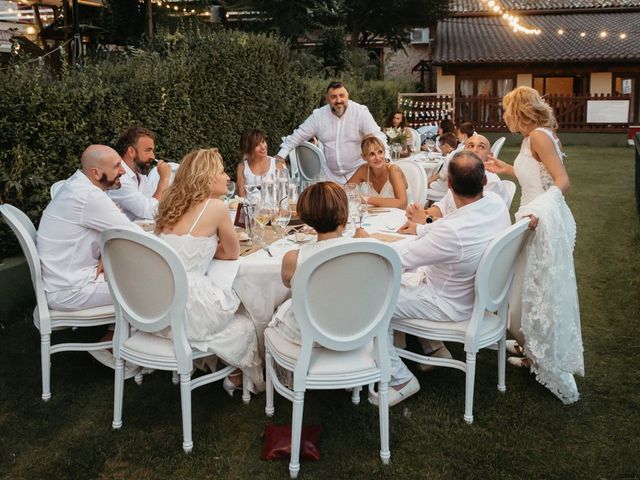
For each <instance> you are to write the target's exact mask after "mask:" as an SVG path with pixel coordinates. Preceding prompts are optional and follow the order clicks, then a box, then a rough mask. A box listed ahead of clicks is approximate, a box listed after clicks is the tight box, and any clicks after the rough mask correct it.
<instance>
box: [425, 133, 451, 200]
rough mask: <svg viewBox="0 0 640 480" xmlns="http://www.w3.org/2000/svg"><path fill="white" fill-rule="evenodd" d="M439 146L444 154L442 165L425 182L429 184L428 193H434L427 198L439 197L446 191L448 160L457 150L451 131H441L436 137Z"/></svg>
mask: <svg viewBox="0 0 640 480" xmlns="http://www.w3.org/2000/svg"><path fill="white" fill-rule="evenodd" d="M438 143H439V146H440V152H441V153H442V155H443V156H444V160H443V161H442V165H440V168H439V169H438V171H437V172H435V173H434V174H433V175H431V177H429V179H428V180H427V183H428V184H429V189H428V193H429V195H433V194H435V196H428V197H427V198H429V199H441V198H442V197H444V195H445V194H446V193H447V188H448V187H447V171H448V170H449V168H448V167H449V160H451V157H453V155H454V154H455V153H456V152H457V151H458V150H457V147H458V139H457V138H456V136H455V135H454V134H453V133H443V134H442V135H440V137H439V139H438Z"/></svg>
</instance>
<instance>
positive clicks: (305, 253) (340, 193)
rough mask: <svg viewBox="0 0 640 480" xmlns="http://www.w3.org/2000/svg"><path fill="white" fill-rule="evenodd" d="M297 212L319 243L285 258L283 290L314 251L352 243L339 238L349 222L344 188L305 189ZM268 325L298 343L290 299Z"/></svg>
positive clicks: (329, 185)
mask: <svg viewBox="0 0 640 480" xmlns="http://www.w3.org/2000/svg"><path fill="white" fill-rule="evenodd" d="M297 210H298V214H299V216H300V219H301V220H302V221H303V222H304V223H306V224H307V225H309V226H310V227H313V229H314V230H315V231H316V232H317V233H318V241H317V242H314V243H310V244H308V245H303V246H301V247H300V249H299V250H292V251H290V252H287V253H286V254H285V255H284V257H283V258H282V270H281V276H282V283H284V285H285V286H286V287H291V285H292V284H293V283H294V282H295V273H296V269H297V267H298V266H299V265H302V264H303V263H304V262H305V261H306V260H307V259H309V258H310V257H311V256H312V255H314V254H315V253H316V252H319V251H321V250H324V249H325V248H327V247H330V246H333V245H337V244H340V243H343V242H349V241H352V238H350V237H343V236H342V232H343V231H344V228H345V226H346V225H347V222H348V221H349V202H348V199H347V194H346V193H345V191H344V189H343V188H342V186H340V185H338V184H337V183H334V182H319V183H314V184H313V185H311V186H310V187H307V188H306V189H305V190H304V191H303V192H302V193H301V194H300V198H298V204H297ZM269 326H270V327H273V328H275V329H276V330H277V331H278V333H279V334H280V335H282V336H283V337H284V338H285V339H287V340H288V341H290V342H292V343H295V344H298V345H300V344H301V339H300V327H299V326H298V322H297V321H296V319H295V318H294V316H293V310H292V308H291V299H289V300H287V301H285V302H284V303H283V304H282V305H281V306H280V307H279V308H278V310H277V311H276V313H275V314H274V316H273V320H271V323H269Z"/></svg>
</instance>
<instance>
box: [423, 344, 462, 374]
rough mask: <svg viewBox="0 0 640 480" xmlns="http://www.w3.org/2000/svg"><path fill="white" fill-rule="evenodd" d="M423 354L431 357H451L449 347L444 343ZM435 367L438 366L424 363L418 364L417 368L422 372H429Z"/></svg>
mask: <svg viewBox="0 0 640 480" xmlns="http://www.w3.org/2000/svg"><path fill="white" fill-rule="evenodd" d="M425 355H426V356H427V357H432V358H453V356H452V355H451V352H450V351H449V349H448V348H447V347H445V346H444V345H442V346H441V347H440V348H438V349H437V350H434V351H433V352H431V353H429V354H425ZM436 368H438V367H437V366H436V365H426V364H424V363H419V364H418V370H420V371H421V372H423V373H426V372H430V371H432V370H435V369H436Z"/></svg>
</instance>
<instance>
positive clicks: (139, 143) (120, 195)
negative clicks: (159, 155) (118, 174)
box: [109, 127, 171, 220]
mask: <svg viewBox="0 0 640 480" xmlns="http://www.w3.org/2000/svg"><path fill="white" fill-rule="evenodd" d="M154 148H155V135H154V134H153V132H152V131H151V130H149V129H147V128H143V127H130V128H128V129H127V130H126V131H125V132H124V133H123V134H122V135H121V136H120V138H119V139H118V141H117V142H116V151H117V152H118V153H119V154H120V156H121V157H122V167H123V168H124V172H125V173H124V175H123V176H122V178H121V180H120V181H121V183H122V186H121V187H120V188H119V189H118V190H111V191H109V196H110V197H111V199H112V200H113V201H114V202H115V203H116V204H118V206H119V207H120V208H121V209H122V211H123V212H124V213H125V215H127V217H129V219H130V220H138V219H147V220H152V219H153V218H154V217H155V214H156V209H157V208H158V201H159V200H160V197H161V196H162V193H163V192H164V191H165V189H166V188H167V187H169V185H170V183H171V166H170V165H169V164H168V163H166V162H164V161H162V160H159V161H158V164H157V166H156V169H157V172H158V176H159V180H158V184H157V187H156V188H155V189H153V188H152V187H151V186H150V185H149V180H148V179H147V174H148V173H149V170H151V166H152V164H153V162H154V161H155V155H154V151H153V150H154Z"/></svg>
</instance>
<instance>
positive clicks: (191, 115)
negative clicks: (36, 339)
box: [0, 30, 409, 258]
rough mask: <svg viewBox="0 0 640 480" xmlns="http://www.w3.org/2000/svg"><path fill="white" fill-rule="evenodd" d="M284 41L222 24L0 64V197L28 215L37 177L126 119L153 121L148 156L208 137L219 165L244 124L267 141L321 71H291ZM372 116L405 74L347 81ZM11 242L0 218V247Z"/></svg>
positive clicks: (69, 161) (302, 102)
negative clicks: (52, 67) (311, 74)
mask: <svg viewBox="0 0 640 480" xmlns="http://www.w3.org/2000/svg"><path fill="white" fill-rule="evenodd" d="M289 57H290V55H289V51H288V48H287V46H286V45H285V44H284V43H282V42H280V41H278V40H276V39H274V38H271V37H267V36H264V35H250V34H245V33H240V32H228V31H202V30H200V31H191V32H188V33H175V34H167V33H163V34H160V35H157V36H156V38H155V39H154V40H153V41H152V42H151V43H149V44H147V45H145V46H143V47H141V48H139V49H129V50H127V51H126V52H124V53H119V54H117V55H112V56H110V57H107V58H106V59H103V60H101V61H99V62H95V63H93V64H89V65H85V66H83V67H77V68H68V67H67V68H63V69H62V71H61V72H57V73H55V74H54V73H52V72H51V71H49V70H48V69H47V68H46V67H45V66H44V64H41V63H39V62H36V63H29V64H26V65H25V64H23V65H20V66H16V67H14V68H11V69H9V70H4V71H0V112H1V114H0V132H2V135H1V136H0V202H7V203H12V204H14V205H15V206H17V207H18V208H20V209H22V210H23V211H25V212H26V213H27V214H28V215H29V217H30V218H31V219H32V220H34V223H36V224H37V220H38V219H39V218H40V215H41V213H42V210H43V209H44V208H45V207H46V205H47V204H48V202H49V187H50V185H51V184H52V183H54V182H55V181H57V180H60V179H63V178H67V177H69V176H70V175H71V174H72V173H73V172H74V171H75V170H76V169H77V168H78V166H79V158H80V155H81V154H82V151H83V150H84V149H85V148H86V147H87V146H88V145H89V144H92V143H104V144H108V145H113V144H114V142H115V140H116V139H117V137H118V135H119V134H120V132H121V131H123V130H124V129H125V128H126V127H127V126H129V125H132V124H138V125H143V126H146V127H148V128H151V129H152V130H154V131H155V133H156V136H157V139H156V149H157V156H158V158H163V159H171V160H176V161H178V160H179V159H180V158H182V156H183V155H184V154H185V153H187V152H188V151H189V150H192V149H194V148H199V147H218V148H219V149H220V151H221V153H222V156H223V158H224V160H225V167H226V169H227V171H228V172H229V173H231V174H232V175H235V165H236V163H237V162H238V161H239V160H240V154H239V153H238V146H237V144H238V140H239V137H240V133H241V132H242V130H244V129H245V128H248V127H258V128H262V129H264V130H265V131H266V132H267V136H268V140H269V143H270V151H271V152H273V153H275V151H276V150H277V146H278V145H279V143H280V137H282V136H283V135H287V134H288V133H290V132H291V131H292V130H293V129H294V128H295V127H297V125H299V124H300V123H301V121H302V120H304V118H306V116H307V115H308V114H309V113H310V112H311V110H312V109H313V108H316V107H317V106H318V105H319V102H320V101H321V99H322V98H323V96H324V89H325V88H326V85H327V83H328V81H327V80H324V79H322V80H319V79H317V80H314V79H302V78H301V77H300V76H299V75H296V74H292V73H291V68H290V65H289V61H290V60H289ZM347 83H348V86H349V88H350V90H351V92H352V98H353V99H354V100H356V101H361V102H362V103H365V104H367V105H368V106H369V107H370V109H371V112H372V113H373V115H374V118H376V120H378V122H380V123H381V122H382V120H383V119H384V116H385V115H386V114H387V113H388V112H389V111H390V110H391V109H393V108H395V102H396V95H397V92H398V91H399V90H404V89H407V88H409V87H408V86H405V85H407V84H406V83H404V84H403V83H399V82H397V81H393V82H370V83H369V82H365V81H363V80H357V81H354V82H353V83H349V81H347ZM17 251H19V248H18V245H17V242H16V240H15V237H14V236H13V234H12V233H10V231H9V229H8V228H7V227H6V226H5V225H4V223H1V224H0V258H1V257H3V256H6V255H10V254H13V253H16V252H17Z"/></svg>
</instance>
